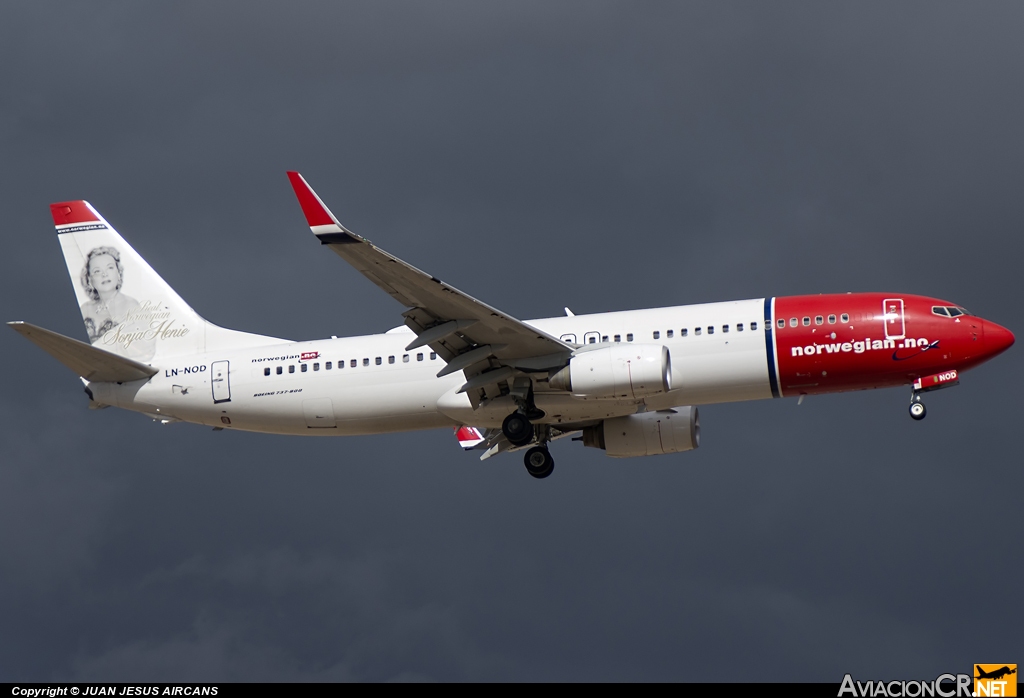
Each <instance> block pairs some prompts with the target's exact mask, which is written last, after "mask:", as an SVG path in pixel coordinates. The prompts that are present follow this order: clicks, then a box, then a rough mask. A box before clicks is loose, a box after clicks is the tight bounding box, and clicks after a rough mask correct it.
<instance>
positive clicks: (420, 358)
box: [416, 353, 423, 361]
mask: <svg viewBox="0 0 1024 698" xmlns="http://www.w3.org/2000/svg"><path fill="white" fill-rule="evenodd" d="M416 360H417V361H423V354H422V353H420V354H417V355H416Z"/></svg>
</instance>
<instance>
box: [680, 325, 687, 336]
mask: <svg viewBox="0 0 1024 698" xmlns="http://www.w3.org/2000/svg"><path fill="white" fill-rule="evenodd" d="M688 332H689V330H687V329H686V328H685V327H684V328H683V329H681V330H679V336H680V337H685V336H686V335H687V333H688Z"/></svg>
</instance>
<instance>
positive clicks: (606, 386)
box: [548, 343, 672, 399]
mask: <svg viewBox="0 0 1024 698" xmlns="http://www.w3.org/2000/svg"><path fill="white" fill-rule="evenodd" d="M548 385H550V386H551V387H552V388H555V389H556V390H568V391H570V392H572V393H575V394H577V395H588V396H592V397H607V398H626V399H637V398H643V397H648V396H650V395H657V394H659V393H667V392H668V391H669V390H671V389H672V359H671V357H670V355H669V353H668V349H667V348H666V347H663V346H662V345H660V344H631V343H630V344H613V345H611V346H610V347H603V348H601V349H594V350H591V351H582V352H580V353H578V354H576V355H575V356H573V357H572V359H570V360H569V365H568V366H566V367H565V368H563V369H562V370H561V371H559V372H558V373H556V374H555V375H553V376H551V378H550V379H549V380H548Z"/></svg>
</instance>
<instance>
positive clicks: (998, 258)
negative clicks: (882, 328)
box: [0, 2, 1024, 681]
mask: <svg viewBox="0 0 1024 698" xmlns="http://www.w3.org/2000/svg"><path fill="white" fill-rule="evenodd" d="M1022 14H1024V11H1022V10H1021V9H1020V8H1019V7H1018V6H1015V5H963V4H936V3H928V4H907V3H904V4H898V5H892V4H889V3H877V4H865V3H860V4H857V5H838V4H809V3H801V4H787V3H772V4H764V3H749V4H746V3H729V4H724V3H690V4H681V3H596V2H586V3H532V4H531V3H516V4H507V3H480V2H473V3H364V4H344V5H342V4H338V3H288V4H287V5H285V4H272V3H267V4H254V3H244V4H243V3H217V4H213V5H211V4H208V3H194V4H186V3H174V4H171V3H166V4H146V5H139V4H136V3H106V4H93V5H67V4H44V3H35V4H32V5H25V6H5V7H4V9H3V10H0V85H2V87H3V89H2V90H0V155H2V159H3V163H4V165H5V167H3V168H0V202H2V209H3V211H4V213H5V216H6V219H5V229H6V231H7V232H6V235H5V241H6V243H7V247H6V252H7V254H6V256H5V259H6V261H7V273H6V274H4V275H2V278H0V308H2V309H3V311H4V312H3V315H4V319H6V320H13V319H24V320H27V321H31V322H38V323H40V324H42V325H44V326H47V327H50V328H52V329H55V330H57V331H60V332H63V333H66V334H69V335H72V336H77V337H80V338H82V337H83V335H82V333H81V330H80V327H81V324H80V323H81V320H80V317H79V314H78V312H77V311H76V308H75V306H74V304H73V301H72V296H71V289H70V287H69V285H68V280H67V275H66V270H65V268H64V264H63V261H62V260H61V258H60V253H59V249H58V247H57V245H56V244H55V241H54V239H53V238H54V235H53V232H52V228H51V227H50V219H49V216H48V215H47V210H46V206H47V204H48V203H50V202H51V201H57V200H62V199H71V198H87V199H89V200H90V201H91V202H92V203H93V204H94V205H95V206H97V208H98V209H99V210H100V211H101V212H102V213H103V214H104V215H105V216H106V217H107V218H108V219H109V220H110V221H111V222H112V223H113V224H114V225H115V226H116V227H117V228H118V229H119V230H120V232H121V233H122V234H123V235H125V237H126V238H127V239H128V240H129V241H131V242H132V244H133V245H134V246H135V247H136V249H138V250H139V251H140V252H141V253H142V254H143V255H144V256H145V257H146V258H147V259H148V260H149V261H150V262H151V264H152V265H153V266H154V267H155V268H156V269H157V270H158V271H159V272H160V273H161V274H162V275H163V276H164V277H165V278H166V279H167V280H168V281H169V282H170V283H171V284H172V285H173V286H175V288H176V289H178V290H179V292H180V293H181V294H182V296H183V297H184V298H186V299H187V300H188V301H189V302H190V303H191V304H192V305H193V306H194V307H196V308H197V310H198V311H199V312H200V313H202V314H203V315H204V316H205V317H207V318H209V319H210V320H212V321H214V322H218V323H220V324H224V325H229V326H233V327H238V328H240V329H245V330H249V331H256V332H262V333H268V334H277V335H280V336H287V337H294V338H311V337H316V336H325V335H329V334H338V335H344V334H355V333H364V332H377V331H382V330H385V329H387V328H389V327H391V326H394V325H398V324H400V316H399V312H400V308H399V307H398V306H397V305H396V304H395V303H394V302H393V301H392V300H391V299H389V298H387V297H386V296H385V294H382V293H380V292H379V291H378V290H377V289H375V288H372V287H371V286H370V285H369V284H367V283H366V281H365V280H364V279H363V278H362V277H361V276H359V275H358V274H357V273H356V272H354V271H353V270H351V269H349V268H347V267H346V266H344V265H343V263H341V262H340V261H339V260H338V259H337V258H336V257H335V256H334V255H330V254H327V253H325V252H324V250H323V249H321V248H320V247H319V246H318V245H316V244H315V242H314V241H313V240H312V238H311V236H310V235H309V233H308V229H305V228H304V224H303V222H302V219H301V215H300V212H299V210H298V207H297V206H296V205H295V203H294V200H293V197H292V194H291V192H290V189H289V188H288V186H287V184H286V180H285V178H284V170H285V169H290V168H295V169H299V170H301V171H302V172H303V173H304V174H305V175H306V176H307V177H308V179H309V180H310V182H311V183H312V185H313V186H314V187H315V188H316V189H317V191H318V192H319V193H320V194H321V196H323V197H324V199H325V200H326V201H327V203H328V205H329V206H331V207H332V209H333V210H334V211H335V213H336V214H337V215H338V216H339V217H340V218H341V219H342V220H343V221H344V222H345V223H346V224H347V225H349V226H350V227H351V228H353V229H354V230H356V231H357V232H360V233H362V234H364V235H366V236H368V237H370V238H371V239H373V240H374V241H375V242H377V243H379V244H380V245H382V246H383V247H384V248H385V249H387V250H389V251H391V252H393V253H395V254H397V255H399V256H401V257H403V258H405V259H407V260H409V261H410V262H412V263H413V264H416V265H417V266H420V267H421V268H424V269H427V270H429V271H430V272H431V273H434V274H436V275H438V276H440V277H441V278H444V279H445V280H446V281H449V282H450V283H453V284H455V285H456V286H458V287H460V288H462V289H464V290H465V291H467V292H469V293H471V294H473V295H475V296H477V297H479V298H481V299H483V300H485V301H486V302H488V303H491V304H493V305H495V306H497V307H500V308H502V309H503V310H506V311H507V312H510V313H512V314H513V315H516V316H519V317H538V316H544V315H553V314H558V313H560V312H561V308H562V306H563V305H569V306H570V307H571V308H573V309H574V310H575V311H577V312H592V311H601V310H608V309H622V308H635V307H647V306H652V305H669V304H677V303H686V302H696V301H710V300H724V299H732V298H743V297H760V296H762V295H765V294H769V295H783V294H789V293H817V292H839V291H846V290H850V291H859V290H894V291H902V292H913V293H925V294H932V295H936V296H939V297H944V298H948V299H950V300H951V301H954V302H957V303H962V304H964V305H967V306H968V307H969V308H971V309H972V310H974V311H976V312H978V313H979V314H981V315H983V316H985V317H988V318H991V319H993V320H995V321H997V322H1000V323H1002V324H1004V325H1006V326H1008V327H1010V328H1011V329H1012V330H1014V331H1017V332H1019V331H1020V330H1021V328H1022V327H1024V322H1022V320H1024V313H1022V311H1021V309H1020V297H1021V294H1020V288H1019V286H1020V283H1019V274H1018V273H1017V267H1018V266H1019V260H1020V258H1021V242H1020V240H1021V230H1022V227H1024V210H1022V204H1021V203H1020V200H1021V197H1020V196H1019V194H1018V191H1019V190H1020V188H1021V174H1020V163H1021V162H1024V135H1022V131H1021V129H1020V126H1019V124H1020V123H1021V122H1022V117H1024V97H1022V93H1021V91H1020V89H1019V75H1018V73H1019V66H1020V65H1021V61H1022V59H1024V55H1022V53H1024V48H1022V46H1021V43H1020V41H1019V27H1020V26H1021V19H1022ZM0 347H2V351H3V357H4V360H5V366H6V369H7V370H6V371H5V373H4V378H5V387H6V390H5V391H4V396H3V398H2V399H0V438H2V443H3V453H4V455H3V465H2V467H0V599H2V601H0V617H3V618H4V623H3V624H2V625H3V630H2V631H0V654H2V656H4V657H5V661H4V662H3V667H4V669H3V676H4V678H6V679H7V680H22V681H23V680H48V679H71V678H85V679H96V680H101V679H102V680H115V679H122V680H129V679H139V680H142V679H149V680H167V679H177V680H202V679H206V680H223V679H284V680H287V679H309V680H349V679H355V680H360V679H362V680H388V679H393V680H408V679H413V680H415V679H541V680H542V679H594V680H601V679H704V680H717V679H722V678H727V679H732V678H735V679H745V680H761V679H774V680H786V679H788V680H804V679H813V680H823V681H838V680H839V679H840V678H841V676H842V674H843V673H844V672H846V671H852V672H855V675H857V676H858V678H863V679H867V678H894V677H906V678H921V677H931V676H934V675H935V674H937V673H939V672H943V671H965V670H966V669H967V667H968V666H969V665H970V663H972V662H975V661H985V660H986V659H987V658H992V657H995V658H996V659H998V658H1000V657H1002V658H1005V657H1006V656H1007V653H1008V652H1009V653H1010V654H1012V652H1013V650H1014V649H1015V648H1016V647H1017V646H1019V642H1018V641H1017V640H1016V636H1015V635H1013V634H1012V632H1011V629H1012V628H1015V627H1017V626H1019V625H1020V621H1021V616H1020V610H1019V608H1018V605H1019V604H1017V603H1016V599H1017V596H1018V594H1017V587H1018V584H1017V583H1016V580H1017V579H1019V577H1020V573H1021V565H1020V562H1019V560H1017V559H1016V557H1015V555H1014V554H1013V552H1012V551H1015V550H1016V549H1017V548H1018V547H1019V539H1020V526H1019V524H1018V522H1017V518H1018V517H1016V516H1014V512H1015V511H1016V507H1015V505H1016V502H1017V501H1018V500H1019V497H1020V492H1021V488H1022V486H1024V478H1022V476H1021V474H1020V466H1019V461H1020V459H1019V456H1018V455H1017V454H1016V450H1017V449H1016V444H1015V439H1014V436H1015V429H1016V421H1017V413H1016V411H1015V410H1014V408H1013V405H1014V398H1015V396H1016V395H1017V394H1019V393H1020V390H1021V388H1022V387H1024V386H1022V382H1024V376H1022V371H1021V364H1020V361H1019V359H1018V358H1017V354H1018V353H1019V352H1018V351H1017V350H1016V349H1014V350H1011V351H1010V352H1009V353H1008V354H1007V355H1005V356H1003V357H1000V358H999V359H997V360H996V361H995V362H993V363H992V364H991V365H989V366H986V367H983V368H980V369H978V370H977V371H972V372H971V373H969V374H966V375H965V376H964V379H963V385H962V386H960V387H958V388H957V389H956V390H953V391H948V392H944V393H940V394H937V395H935V396H934V397H933V398H931V399H930V400H929V407H930V410H929V417H928V419H927V420H925V422H923V423H920V424H917V423H912V422H911V420H910V419H909V418H908V417H907V416H906V400H907V395H906V394H905V393H903V392H901V391H879V392H871V393H861V394H853V395H843V396H827V397H821V398H809V399H808V400H807V401H805V403H804V404H803V405H802V406H800V407H799V408H797V407H796V406H795V403H794V402H793V401H790V400H786V401H780V402H775V403H767V402H765V403H753V404H738V405H721V406H710V407H707V408H703V409H702V418H703V425H704V437H705V439H704V443H703V446H702V447H701V449H700V450H698V451H696V452H693V453H687V454H680V455H675V456H664V457H658V458H651V459H641V460H632V461H623V462H619V461H613V460H611V459H608V458H605V457H604V456H603V455H602V454H601V453H599V452H596V451H590V450H586V451H585V450H584V449H582V448H577V446H578V444H574V445H572V446H570V444H568V443H565V442H560V443H559V444H556V446H555V447H554V449H553V450H554V453H555V456H556V458H557V460H558V470H557V472H556V473H555V475H554V476H553V477H552V478H550V479H549V480H546V481H544V482H534V481H532V480H531V479H530V478H529V477H528V476H526V474H525V473H523V472H522V466H521V464H520V462H519V459H518V458H517V457H516V456H505V457H499V458H495V459H492V460H489V461H487V462H485V463H478V462H477V461H476V458H475V456H473V455H469V454H463V453H460V452H459V451H458V449H457V446H456V444H455V443H454V440H453V439H452V438H451V435H450V434H448V433H446V432H444V431H439V432H427V433H422V434H405V435H396V436H387V437H362V438H350V439H340V440H338V439H297V438H284V437H269V436H261V435H253V434H238V433H218V434H214V433H212V432H209V431H206V430H204V429H201V428H199V427H193V426H188V425H172V426H167V427H161V426H158V425H155V424H152V423H149V422H148V421H146V420H145V418H143V417H140V416H139V415H134V414H126V413H117V412H116V411H115V410H104V411H101V412H92V411H88V410H86V409H85V404H86V403H85V400H86V399H85V397H84V396H83V395H82V393H81V387H80V384H79V383H78V381H77V379H76V378H74V377H73V376H71V375H70V373H68V372H67V371H66V370H65V369H63V368H62V367H60V366H59V365H57V364H56V363H55V362H54V361H53V360H52V359H50V358H49V357H47V356H45V355H44V354H42V353H41V352H38V351H37V350H36V349H34V348H33V347H32V346H31V345H30V344H28V343H27V342H24V341H23V340H22V339H20V338H18V337H16V336H15V335H14V333H13V332H8V333H6V334H5V335H0ZM1008 551H1009V552H1008ZM994 609H999V610H998V611H995V610H994ZM996 619H997V621H998V622H992V621H994V620H996ZM990 622H991V624H990Z"/></svg>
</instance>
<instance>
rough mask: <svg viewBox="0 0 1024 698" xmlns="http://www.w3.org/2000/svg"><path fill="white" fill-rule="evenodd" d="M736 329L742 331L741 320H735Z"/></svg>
mask: <svg viewBox="0 0 1024 698" xmlns="http://www.w3.org/2000/svg"><path fill="white" fill-rule="evenodd" d="M736 331H737V332H742V331H743V323H742V322H737V323H736Z"/></svg>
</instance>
